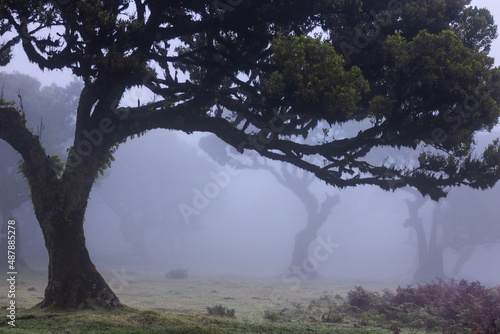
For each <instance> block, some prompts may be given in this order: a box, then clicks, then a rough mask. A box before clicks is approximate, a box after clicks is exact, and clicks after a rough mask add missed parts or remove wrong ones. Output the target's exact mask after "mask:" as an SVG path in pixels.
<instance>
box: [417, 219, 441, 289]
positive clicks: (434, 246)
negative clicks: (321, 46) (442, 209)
mask: <svg viewBox="0 0 500 334" xmlns="http://www.w3.org/2000/svg"><path fill="white" fill-rule="evenodd" d="M418 225H419V226H420V228H418V229H417V228H416V229H417V231H420V232H417V235H419V236H420V237H419V238H425V234H424V235H422V232H423V226H422V224H421V221H420V224H418ZM437 230H438V221H437V219H433V220H432V227H431V235H430V238H429V247H428V248H427V251H426V252H423V251H421V250H420V251H419V267H418V268H417V270H416V271H415V274H414V276H413V281H414V282H415V283H425V282H430V281H432V280H435V279H437V278H444V277H445V275H444V262H443V251H444V248H443V247H442V246H441V245H439V241H438V237H437V233H438V232H437ZM424 240H425V239H424ZM421 244H422V241H421V240H420V241H419V245H421Z"/></svg>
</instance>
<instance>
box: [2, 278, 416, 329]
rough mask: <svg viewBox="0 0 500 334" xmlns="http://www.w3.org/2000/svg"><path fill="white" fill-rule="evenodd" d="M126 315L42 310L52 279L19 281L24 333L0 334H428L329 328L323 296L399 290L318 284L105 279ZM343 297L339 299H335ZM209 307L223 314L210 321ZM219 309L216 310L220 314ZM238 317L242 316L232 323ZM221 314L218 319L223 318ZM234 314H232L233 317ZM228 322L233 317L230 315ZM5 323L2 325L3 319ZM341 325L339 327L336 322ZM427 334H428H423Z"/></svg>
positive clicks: (344, 323) (353, 324) (355, 322)
mask: <svg viewBox="0 0 500 334" xmlns="http://www.w3.org/2000/svg"><path fill="white" fill-rule="evenodd" d="M103 276H104V277H105V279H106V281H107V282H108V284H109V285H110V286H111V288H112V289H113V290H114V291H115V293H116V294H117V295H118V297H119V298H120V300H121V302H122V303H123V304H124V305H126V306H127V308H126V309H125V310H119V311H112V312H102V311H97V312H95V311H80V312H76V313H75V312H60V311H50V310H39V309H36V308H33V306H34V305H36V304H37V303H39V302H40V301H41V300H42V299H43V293H44V289H45V285H46V282H47V273H46V272H39V271H27V272H23V273H19V274H18V282H17V284H16V306H17V312H16V322H15V325H16V328H8V327H10V326H9V325H8V324H7V321H9V319H8V318H6V316H5V315H4V316H2V318H3V320H1V322H0V333H4V332H5V333H7V332H9V333H10V332H11V331H14V332H16V329H17V332H19V333H72V334H73V333H280V332H283V333H285V332H286V333H307V332H315V333H401V334H402V333H420V331H417V330H408V329H402V330H401V331H400V329H399V328H393V329H389V328H374V327H370V326H368V325H369V324H368V323H366V322H365V323H363V321H362V320H360V319H349V318H342V319H340V318H339V319H338V321H334V322H335V323H329V322H325V321H322V316H324V314H325V309H324V307H321V306H320V305H319V304H318V305H315V304H314V303H312V301H313V300H319V299H321V298H322V296H330V297H331V298H339V299H340V298H341V297H343V298H345V297H346V295H347V293H348V291H350V290H352V289H353V288H354V286H355V285H358V286H361V285H362V286H363V287H364V288H365V289H366V290H368V291H382V290H384V289H391V290H393V289H395V288H396V287H397V284H396V283H379V282H354V283H353V282H334V281H329V280H318V281H316V282H307V283H302V284H300V286H299V285H297V284H295V282H294V283H293V284H290V283H289V284H287V283H286V282H283V281H282V280H281V279H280V278H249V277H241V276H189V277H187V278H185V279H167V278H165V276H164V273H163V274H160V273H158V274H151V273H148V274H146V273H142V272H132V271H131V272H126V271H116V270H113V271H111V272H103ZM7 292H8V288H7V287H6V286H4V284H2V288H1V291H0V306H1V309H2V310H4V311H3V312H5V314H6V315H7V310H6V307H7V305H8V303H9V300H10V299H8V297H7ZM335 296H336V297H335ZM209 308H211V310H212V311H213V312H215V313H216V314H218V315H219V316H217V315H209V314H208V311H209ZM214 310H215V311H214ZM231 310H234V317H228V316H227V315H229V311H231ZM217 311H218V312H217ZM226 311H228V313H227V314H226V313H225V312H226ZM224 315H225V316H224ZM0 319H1V318H0ZM332 322H333V321H332ZM422 333H423V332H422Z"/></svg>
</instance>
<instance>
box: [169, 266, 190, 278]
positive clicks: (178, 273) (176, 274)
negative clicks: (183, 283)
mask: <svg viewBox="0 0 500 334" xmlns="http://www.w3.org/2000/svg"><path fill="white" fill-rule="evenodd" d="M165 277H166V278H173V279H184V278H187V277H188V270H187V269H182V268H177V269H172V270H170V271H169V272H167V273H166V274H165Z"/></svg>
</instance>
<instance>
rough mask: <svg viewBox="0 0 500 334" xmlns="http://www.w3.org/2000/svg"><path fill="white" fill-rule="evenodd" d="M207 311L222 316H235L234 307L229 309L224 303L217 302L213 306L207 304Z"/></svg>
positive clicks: (209, 313)
mask: <svg viewBox="0 0 500 334" xmlns="http://www.w3.org/2000/svg"><path fill="white" fill-rule="evenodd" d="M207 312H208V315H217V316H220V317H229V318H234V312H235V311H234V309H229V308H227V307H225V306H222V304H218V305H217V304H216V305H214V306H212V307H210V306H207Z"/></svg>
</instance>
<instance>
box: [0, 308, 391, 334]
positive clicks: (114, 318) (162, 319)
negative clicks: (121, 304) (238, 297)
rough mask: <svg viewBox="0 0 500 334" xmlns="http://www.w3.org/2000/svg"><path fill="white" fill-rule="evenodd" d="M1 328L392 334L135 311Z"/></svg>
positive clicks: (145, 333) (30, 315) (48, 316)
mask: <svg viewBox="0 0 500 334" xmlns="http://www.w3.org/2000/svg"><path fill="white" fill-rule="evenodd" d="M1 324H2V325H1V327H0V333H10V332H11V331H12V330H14V331H16V332H18V333H23V334H51V333H57V334H60V333H71V334H83V333H85V334H87V333H88V334H103V333H105V334H132V333H133V334H150V333H152V334H156V333H158V334H159V333H162V334H164V333H169V334H170V333H175V334H180V333H183V334H190V333H193V334H195V333H200V334H208V333H210V334H243V333H266V334H278V333H290V334H303V333H309V332H314V333H317V334H327V333H346V334H392V332H391V331H388V330H383V329H376V328H372V327H364V328H354V327H353V326H352V325H348V324H323V323H320V322H317V323H307V322H293V323H283V322H264V323H249V322H247V321H238V320H236V319H232V318H217V317H212V316H206V315H186V314H168V313H160V312H155V311H139V310H136V309H122V310H112V311H91V310H86V311H78V312H64V311H54V310H40V309H17V313H16V326H17V328H16V329H10V328H7V327H8V325H6V321H5V319H2V320H1Z"/></svg>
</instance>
